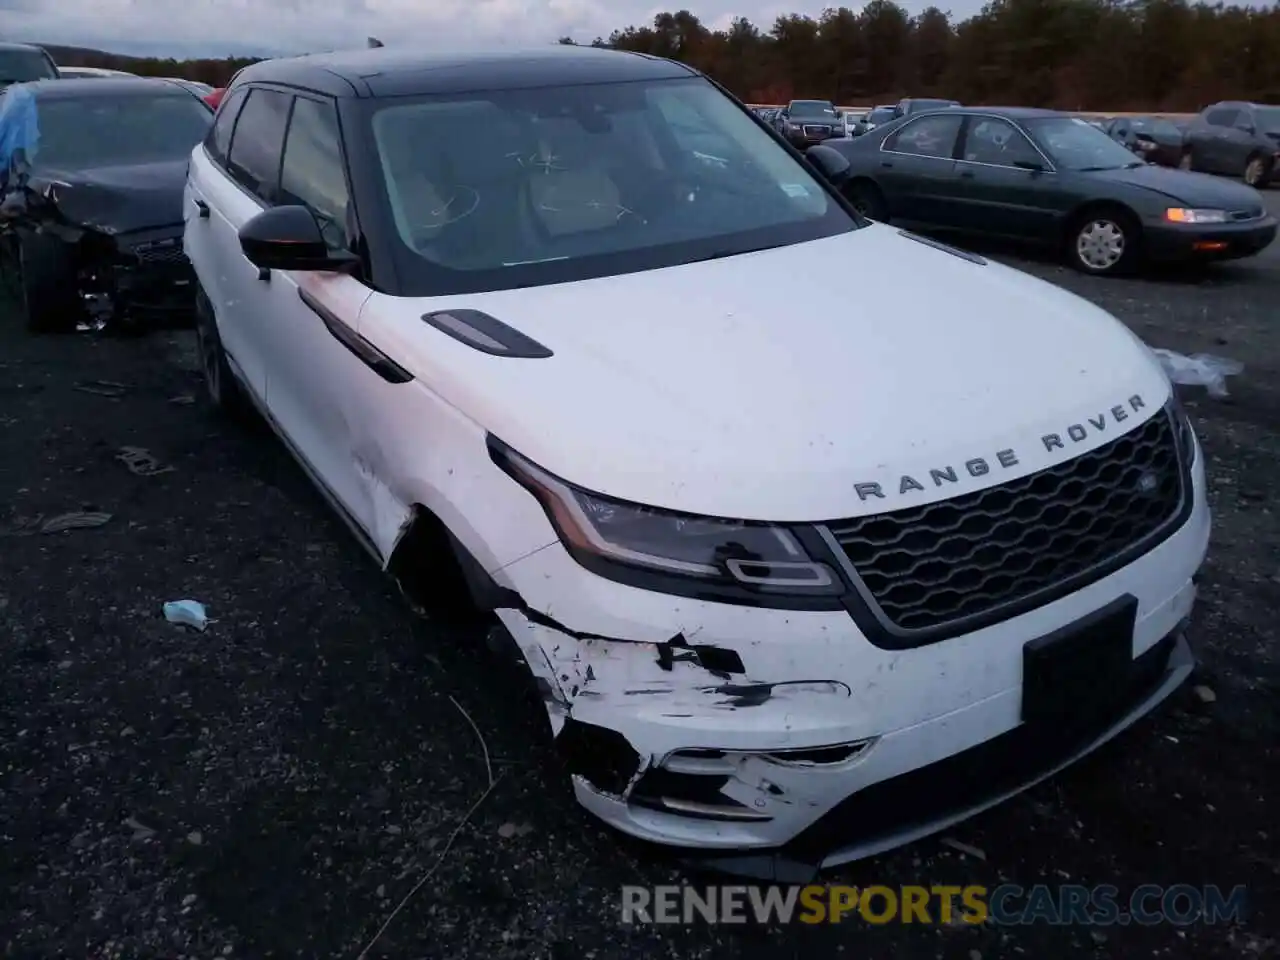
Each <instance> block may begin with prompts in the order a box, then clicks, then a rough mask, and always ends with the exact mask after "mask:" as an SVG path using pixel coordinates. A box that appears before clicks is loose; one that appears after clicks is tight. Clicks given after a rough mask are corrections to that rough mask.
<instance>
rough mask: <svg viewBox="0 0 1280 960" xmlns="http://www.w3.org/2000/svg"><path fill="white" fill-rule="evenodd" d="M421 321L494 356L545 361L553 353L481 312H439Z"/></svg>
mask: <svg viewBox="0 0 1280 960" xmlns="http://www.w3.org/2000/svg"><path fill="white" fill-rule="evenodd" d="M422 319H423V320H425V321H426V322H427V323H429V324H431V326H433V327H435V328H436V329H437V330H439V331H440V332H441V333H446V334H448V335H449V336H451V337H453V339H455V340H457V341H459V342H460V343H465V344H466V345H467V346H469V347H471V348H472V349H475V350H479V351H480V352H481V353H487V354H489V355H491V356H494V357H516V358H519V359H523V360H545V359H546V358H547V357H550V356H554V354H553V353H552V352H551V351H550V350H549V349H547V348H546V347H544V346H543V345H542V344H540V343H539V342H538V341H537V340H534V339H532V338H531V337H526V336H525V335H524V334H523V333H521V332H520V331H519V330H514V329H512V328H511V327H509V326H507V325H506V324H505V323H503V322H502V321H501V320H499V319H497V318H496V317H491V316H489V314H487V313H481V312H480V311H479V310H466V309H462V310H437V311H435V312H434V313H424V314H423V315H422Z"/></svg>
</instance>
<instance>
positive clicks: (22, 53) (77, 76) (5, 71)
mask: <svg viewBox="0 0 1280 960" xmlns="http://www.w3.org/2000/svg"><path fill="white" fill-rule="evenodd" d="M130 77H132V78H137V77H138V75H137V74H136V73H129V72H127V71H125V70H109V69H107V68H106V67H69V66H59V65H58V64H55V63H54V62H53V58H52V57H50V56H49V54H48V52H47V51H45V50H43V49H42V48H40V47H37V46H35V45H34V44H28V43H0V89H3V88H4V87H5V86H8V85H9V84H11V83H26V82H30V81H33V80H118V79H121V78H125V79H127V78H130ZM160 79H164V80H168V81H170V82H172V83H179V84H182V85H183V86H185V87H188V88H189V89H191V90H192V91H194V92H195V93H196V94H198V95H199V96H201V97H205V98H207V97H209V96H210V95H212V94H213V93H214V88H213V87H212V86H210V85H209V84H207V83H201V82H200V81H199V80H187V79H185V78H183V77H162V78H160ZM210 106H217V104H216V103H210Z"/></svg>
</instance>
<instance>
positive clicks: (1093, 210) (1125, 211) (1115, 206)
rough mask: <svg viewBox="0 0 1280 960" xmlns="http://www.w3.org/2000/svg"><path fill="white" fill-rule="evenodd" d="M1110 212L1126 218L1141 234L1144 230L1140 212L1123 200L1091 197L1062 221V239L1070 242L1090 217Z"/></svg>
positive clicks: (1078, 205)
mask: <svg viewBox="0 0 1280 960" xmlns="http://www.w3.org/2000/svg"><path fill="white" fill-rule="evenodd" d="M1106 213H1110V214H1112V215H1113V216H1117V217H1119V218H1122V219H1124V220H1125V221H1127V222H1128V223H1129V224H1131V225H1133V226H1135V227H1137V228H1138V233H1139V236H1141V232H1142V218H1141V217H1140V216H1138V212H1137V211H1136V210H1134V209H1133V207H1131V206H1129V205H1128V204H1127V203H1125V202H1124V201H1123V200H1114V199H1111V198H1109V197H1108V198H1103V199H1097V198H1094V199H1089V200H1085V201H1084V202H1082V203H1080V204H1077V205H1076V206H1075V207H1074V208H1073V209H1072V210H1071V212H1070V213H1068V214H1067V216H1066V217H1065V218H1063V221H1062V240H1063V242H1064V243H1069V242H1070V241H1071V238H1072V237H1073V236H1074V235H1075V232H1076V230H1078V229H1079V228H1080V225H1081V224H1082V223H1083V222H1084V221H1085V220H1086V219H1087V218H1089V217H1093V216H1102V215H1103V214H1106Z"/></svg>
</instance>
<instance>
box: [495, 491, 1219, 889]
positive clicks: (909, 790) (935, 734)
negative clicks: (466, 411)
mask: <svg viewBox="0 0 1280 960" xmlns="http://www.w3.org/2000/svg"><path fill="white" fill-rule="evenodd" d="M1197 473H1198V476H1197V480H1196V487H1197V490H1202V489H1203V474H1202V472H1201V471H1197ZM1208 532H1209V518H1208V511H1207V508H1206V507H1205V506H1204V502H1203V496H1202V495H1200V496H1198V497H1197V506H1196V507H1195V509H1194V510H1193V511H1192V513H1191V515H1190V518H1189V519H1188V520H1187V522H1186V523H1185V524H1184V525H1183V526H1182V527H1181V528H1180V529H1178V530H1177V531H1176V532H1175V533H1173V534H1172V535H1171V536H1170V537H1169V538H1168V539H1166V540H1165V541H1164V542H1163V543H1161V544H1160V545H1159V546H1158V547H1156V548H1155V549H1153V550H1151V551H1150V552H1149V553H1147V554H1146V555H1144V556H1142V557H1140V558H1139V559H1137V560H1135V561H1134V562H1132V563H1130V564H1129V565H1127V566H1125V567H1123V568H1121V569H1120V570H1118V571H1117V572H1115V573H1113V574H1111V575H1110V576H1107V577H1105V578H1103V579H1102V580H1099V581H1096V582H1094V583H1092V584H1090V585H1089V586H1087V587H1084V588H1083V589H1080V590H1078V591H1076V592H1074V593H1072V594H1069V595H1068V596H1066V597H1062V598H1061V599H1058V600H1056V601H1054V602H1052V603H1049V604H1046V605H1045V606H1043V607H1040V608H1038V609H1035V610H1033V611H1031V612H1028V613H1025V614H1023V615H1020V616H1016V617H1013V618H1011V619H1009V620H1005V621H1003V622H1000V623H997V624H994V625H992V626H989V627H986V628H984V629H980V630H977V631H975V632H973V633H970V634H967V635H964V636H960V637H955V638H953V639H951V640H948V641H946V642H943V643H937V644H930V645H926V646H923V647H916V648H912V649H904V650H886V649H882V648H880V647H876V646H874V645H873V644H872V643H870V642H869V641H868V640H867V638H866V637H865V636H864V635H863V634H862V633H861V632H860V631H859V629H858V628H857V626H856V625H855V623H854V622H853V620H852V618H850V617H849V616H848V614H846V613H844V612H842V611H841V612H827V611H787V610H772V609H761V608H751V607H740V606H734V605H729V604H722V603H713V602H704V601H698V600H690V599H685V598H678V597H670V596H666V595H663V594H658V593H654V592H649V591H644V590H640V589H637V588H634V587H631V586H627V585H623V584H619V583H616V582H613V581H609V580H604V579H602V578H599V577H596V576H594V575H592V574H591V573H589V572H587V571H586V570H584V569H583V568H582V567H580V566H579V565H578V564H577V563H576V562H575V561H574V560H573V559H572V558H571V557H570V556H569V555H568V553H567V552H566V551H565V550H564V549H563V548H561V547H560V546H559V545H552V546H551V547H548V548H545V549H543V550H540V551H537V552H536V553H534V554H532V555H530V556H528V557H526V558H524V559H522V560H519V561H517V562H515V563H513V564H510V565H508V566H507V567H504V568H503V569H501V570H500V571H498V572H497V574H496V576H497V579H498V581H499V586H500V587H502V588H503V589H504V590H506V591H508V592H509V595H510V596H511V597H516V598H518V603H516V602H513V603H511V605H510V606H506V607H504V608H502V609H499V610H498V614H499V616H500V618H501V620H502V622H503V624H504V625H505V627H506V628H507V630H508V631H509V633H510V634H511V636H512V638H513V639H514V640H515V642H516V644H517V646H518V647H519V649H520V651H521V654H522V656H523V659H524V661H525V662H526V663H527V665H528V667H529V669H530V671H531V672H532V673H533V675H534V678H535V680H536V682H537V685H538V688H539V690H540V691H541V694H542V697H543V701H544V703H545V705H546V709H547V713H548V716H549V718H550V721H551V725H552V729H553V731H554V733H555V734H556V737H557V745H558V747H559V748H560V751H561V754H562V755H563V756H564V758H565V761H566V763H567V765H568V770H569V772H570V774H571V776H572V779H573V787H574V791H575V794H576V796H577V798H578V800H579V802H580V803H581V804H582V805H583V806H585V807H586V808H587V809H588V810H590V811H591V812H592V813H594V814H596V815H597V816H598V817H600V818H601V819H602V820H604V821H606V822H607V823H609V824H610V825H612V826H614V827H616V828H617V829H619V830H621V831H623V832H625V833H627V834H630V835H632V836H634V837H637V838H640V839H642V840H645V841H650V842H654V843H658V844H662V845H665V846H667V847H671V848H675V849H676V850H677V851H678V852H680V853H684V854H694V855H696V856H697V857H698V858H699V859H701V860H703V861H704V863H705V864H708V865H711V866H715V867H717V868H720V869H725V870H730V871H736V872H741V873H745V874H749V875H752V876H759V877H767V878H772V879H778V880H788V882H790V881H798V880H800V879H803V878H804V877H806V876H812V875H813V873H814V872H816V871H817V870H818V869H820V868H821V867H825V866H833V865H835V864H838V863H842V862H846V861H849V860H853V859H859V858H861V857H865V856H870V855H873V854H875V853H878V852H881V851H884V850H887V849H890V848H893V847H895V846H898V845H900V844H902V843H906V842H910V841H912V840H914V839H917V838H919V837H922V836H925V835H928V834H930V833H933V832H935V831H937V830H940V829H943V828H944V827H946V826H947V825H949V824H951V823H954V822H956V821H958V820H961V819H963V818H965V817H967V816H970V815H972V814H973V813H976V812H978V811H979V810H982V809H985V808H987V807H989V806H992V805H994V804H996V803H998V802H1000V801H1001V800H1003V799H1005V798H1006V797H1008V796H1010V795H1012V794H1014V793H1017V792H1019V791H1021V790H1022V789H1025V788H1026V787H1028V786H1030V785H1031V784H1033V783H1035V782H1037V781H1038V780H1041V779H1043V778H1044V777H1047V776H1049V775H1051V774H1053V773H1054V772H1056V771H1057V770H1059V769H1061V768H1062V767H1064V766H1066V765H1067V764H1069V763H1071V762H1072V761H1074V760H1075V759H1077V758H1078V757H1080V756H1082V755H1083V754H1085V753H1088V752H1089V751H1090V750H1092V749H1094V748H1095V747H1096V746H1098V745H1099V744H1101V743H1103V742H1105V741H1106V740H1107V739H1110V738H1111V737H1113V736H1115V735H1116V734H1117V733H1119V732H1120V731H1121V730H1123V729H1124V728H1125V727H1127V726H1129V725H1130V724H1131V723H1133V722H1134V721H1135V720H1137V719H1138V718H1139V717H1141V716H1142V715H1143V714H1145V713H1146V712H1148V711H1149V710H1151V709H1152V708H1154V707H1155V706H1156V705H1157V704H1158V703H1159V702H1160V701H1161V700H1163V699H1164V698H1165V697H1167V696H1168V695H1169V694H1170V693H1171V692H1172V691H1173V690H1174V689H1175V688H1176V687H1177V686H1178V685H1179V684H1180V683H1181V682H1182V681H1183V680H1184V679H1185V678H1186V677H1187V676H1188V674H1189V673H1190V670H1191V666H1192V658H1191V655H1190V651H1189V648H1188V646H1187V644H1186V642H1185V640H1184V639H1183V638H1182V628H1183V625H1184V624H1185V623H1186V620H1187V618H1188V616H1189V614H1190V611H1191V607H1192V604H1193V601H1194V596H1195V587H1194V585H1193V583H1192V576H1193V575H1194V573H1195V571H1196V570H1197V569H1198V567H1199V565H1200V563H1201V562H1202V560H1203V557H1204V554H1205V551H1206V548H1207V544H1208ZM550 585H555V587H554V588H552V587H551V586H550ZM1126 594H1127V595H1131V596H1132V597H1134V598H1136V599H1137V606H1138V612H1137V617H1136V623H1135V631H1134V640H1133V653H1134V656H1135V660H1134V666H1133V675H1132V677H1131V678H1130V681H1131V683H1130V687H1129V689H1128V690H1127V691H1126V694H1125V697H1124V699H1123V701H1122V702H1117V703H1116V704H1115V705H1114V709H1112V710H1111V711H1110V713H1108V714H1107V715H1106V716H1105V717H1103V718H1102V719H1101V720H1100V721H1098V722H1095V723H1093V725H1092V726H1090V727H1088V728H1074V729H1073V730H1072V731H1071V732H1070V733H1069V734H1068V732H1067V731H1048V732H1046V731H1044V730H1041V729H1037V730H1032V729H1030V728H1028V726H1027V725H1026V724H1023V723H1022V722H1021V719H1020V710H1021V698H1022V677H1021V670H1022V655H1023V653H1022V651H1023V647H1024V645H1025V644H1026V643H1027V642H1028V641H1030V640H1032V639H1035V638H1037V637H1043V636H1047V635H1049V634H1051V633H1053V632H1054V631H1057V630H1059V629H1061V628H1062V627H1063V626H1064V625H1069V624H1072V623H1075V622H1076V621H1078V620H1080V619H1081V618H1083V617H1085V616H1086V615H1088V614H1090V613H1092V612H1093V611H1096V610H1100V609H1102V608H1104V607H1106V606H1107V605H1108V604H1110V603H1112V601H1114V600H1115V599H1116V598H1117V597H1119V596H1123V595H1126Z"/></svg>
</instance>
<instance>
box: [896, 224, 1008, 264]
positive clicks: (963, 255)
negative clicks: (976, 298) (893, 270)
mask: <svg viewBox="0 0 1280 960" xmlns="http://www.w3.org/2000/svg"><path fill="white" fill-rule="evenodd" d="M898 234H899V235H900V236H903V237H906V238H907V239H908V240H914V241H915V242H916V243H923V244H924V245H925V246H926V247H933V249H935V250H941V251H942V252H943V253H949V254H951V255H952V256H953V257H959V258H960V259H961V260H968V261H969V262H970V263H976V264H978V266H980V267H985V266H986V265H987V260H986V258H985V257H980V256H978V255H977V254H976V253H970V252H969V251H968V250H960V249H957V248H956V247H953V246H950V245H949V244H945V243H942V242H941V241H940V240H934V239H933V238H931V237H922V236H920V234H918V233H912V232H911V231H910V230H899V231H898Z"/></svg>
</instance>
